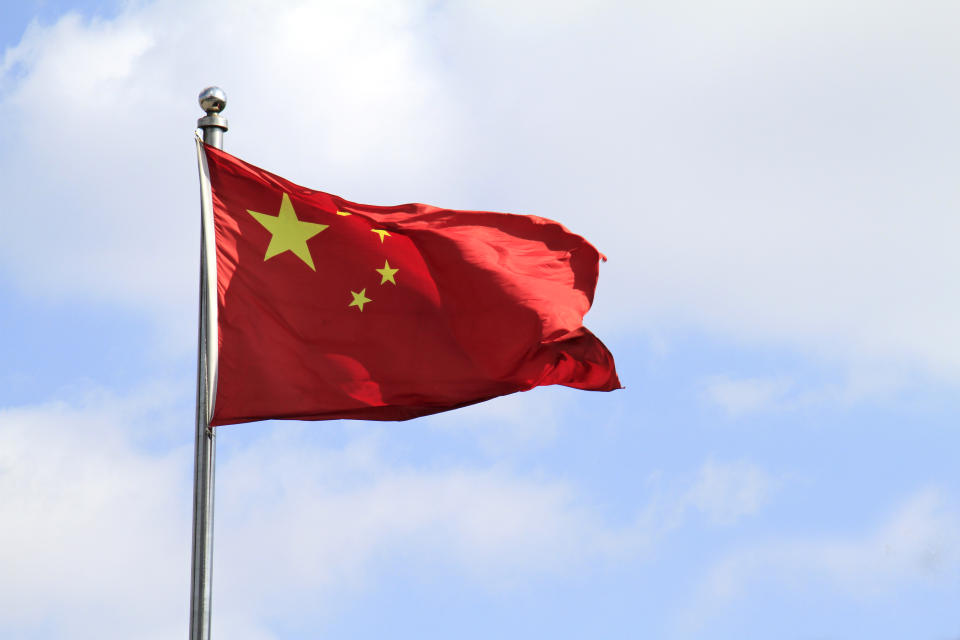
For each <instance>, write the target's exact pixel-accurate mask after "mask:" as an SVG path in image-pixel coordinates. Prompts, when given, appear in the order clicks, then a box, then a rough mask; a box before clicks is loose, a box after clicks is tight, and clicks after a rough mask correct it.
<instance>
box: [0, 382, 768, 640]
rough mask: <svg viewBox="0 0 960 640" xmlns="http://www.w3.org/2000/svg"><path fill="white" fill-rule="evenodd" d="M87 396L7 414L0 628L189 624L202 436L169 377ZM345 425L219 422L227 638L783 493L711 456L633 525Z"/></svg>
mask: <svg viewBox="0 0 960 640" xmlns="http://www.w3.org/2000/svg"><path fill="white" fill-rule="evenodd" d="M75 395H76V394H75ZM78 398H79V399H77V400H76V401H75V402H72V403H65V402H57V403H50V404H45V405H40V406H32V407H20V408H10V409H5V410H2V411H0V523H3V526H0V566H3V567H4V580H3V581H0V629H2V630H4V631H3V632H4V633H7V634H11V633H12V634H14V635H16V634H17V633H21V632H22V633H23V634H26V635H29V634H30V633H33V632H36V631H39V630H41V629H43V630H45V633H46V634H47V636H46V637H64V638H65V637H69V638H80V639H83V638H94V637H96V638H107V639H109V638H113V637H117V638H119V637H124V638H131V637H133V638H144V639H146V638H150V639H152V638H159V637H169V636H171V635H177V634H181V633H183V630H184V629H185V627H186V624H187V622H186V615H187V601H188V592H187V586H188V580H189V578H188V576H189V549H190V544H189V543H190V500H191V497H192V492H191V488H190V483H191V480H192V469H191V466H192V438H182V437H180V438H177V439H176V440H175V441H173V442H172V444H171V441H170V433H171V425H172V424H181V426H182V425H189V424H190V418H191V416H190V415H189V411H188V410H185V409H180V408H177V407H178V406H179V405H178V399H177V398H174V397H172V396H170V395H169V394H168V392H166V391H164V386H162V385H159V386H158V385H154V386H151V387H147V388H144V389H143V390H141V391H140V392H138V393H136V394H134V395H132V396H130V397H126V398H123V397H116V396H113V395H110V394H105V393H103V392H99V391H96V390H87V391H86V392H83V393H81V394H79V396H78ZM238 428H241V427H235V428H233V429H238ZM251 433H252V434H253V437H252V438H251V437H249V436H250V434H251ZM348 433H349V435H350V437H349V438H348V439H347V441H346V443H345V444H343V445H341V446H336V447H324V446H321V445H317V444H315V443H311V442H310V440H309V439H305V438H303V437H302V434H301V433H300V430H299V429H298V428H297V426H296V425H293V424H281V425H275V426H273V427H271V426H269V425H260V426H258V431H255V432H248V434H247V436H246V437H231V436H233V435H234V434H233V433H231V428H227V429H226V431H222V432H221V438H220V440H221V442H222V444H221V447H220V451H219V454H220V455H219V459H218V469H217V507H216V509H217V511H216V524H215V531H216V535H215V549H216V552H215V554H214V557H215V568H214V584H215V587H214V591H215V598H216V600H215V613H214V616H215V627H216V628H217V629H219V630H220V631H219V632H218V633H225V632H226V631H225V630H233V631H230V634H231V637H238V638H249V639H250V640H260V639H262V638H270V637H273V636H272V635H271V634H272V631H271V630H270V624H269V620H271V619H273V618H275V617H276V616H277V615H284V616H287V617H288V618H289V619H291V620H292V619H304V616H306V617H308V618H309V624H310V625H311V626H316V625H320V626H322V624H323V620H325V619H327V618H329V617H330V616H335V615H337V613H338V611H339V610H340V609H339V608H340V607H342V606H343V605H344V601H345V600H347V601H349V600H350V599H352V598H353V597H355V596H357V595H359V594H360V593H362V592H363V591H364V590H366V589H368V588H369V587H370V586H371V584H375V583H376V582H377V580H378V579H379V577H380V576H381V572H382V571H383V569H384V563H385V562H386V563H387V564H389V563H390V560H389V559H391V558H392V559H396V558H401V559H402V562H403V566H404V567H416V569H415V570H416V572H417V575H418V576H421V577H422V576H424V575H428V574H429V572H430V571H442V572H446V571H448V570H453V571H455V572H456V573H458V574H459V575H461V576H462V579H464V580H467V581H470V582H474V583H476V584H479V585H481V586H482V587H483V588H485V589H489V590H493V591H499V590H503V589H508V590H509V589H513V588H515V587H517V586H522V585H524V584H526V583H528V582H529V581H530V580H532V579H536V578H538V577H541V576H544V575H548V576H556V577H558V578H560V577H562V576H565V575H568V574H576V572H578V571H580V570H582V569H583V568H585V567H587V566H596V565H598V564H599V565H603V564H605V563H611V564H616V563H620V562H622V561H625V560H639V561H642V560H643V559H644V558H646V557H647V554H649V553H650V552H651V551H652V550H653V549H655V548H656V546H657V545H658V543H659V542H660V541H661V540H662V539H663V537H664V536H666V535H667V534H669V533H670V532H671V531H674V530H675V529H677V528H678V527H681V526H686V525H687V524H692V525H693V526H696V524H695V522H694V521H692V520H691V518H690V516H691V514H694V513H696V512H701V513H704V514H705V515H707V516H708V518H709V519H710V521H711V522H717V523H721V524H729V523H731V522H734V521H736V520H737V519H739V518H741V517H744V516H746V515H750V514H752V513H754V512H756V510H757V509H759V508H760V507H761V506H762V503H763V502H764V501H765V500H766V496H767V495H768V493H769V486H768V485H769V484H770V481H769V479H768V477H767V476H766V474H764V473H763V472H762V471H760V470H759V469H757V468H755V467H753V466H751V465H748V464H745V463H734V464H722V463H718V462H715V461H708V462H707V463H706V464H705V465H704V466H703V468H702V469H701V471H700V473H699V476H698V477H697V478H696V479H695V480H694V482H693V483H692V484H691V485H689V486H682V485H677V484H671V487H668V488H667V489H663V488H662V487H658V486H654V487H653V488H652V489H650V488H648V490H644V491H642V492H641V491H637V492H636V493H635V495H634V499H635V500H636V506H635V516H634V517H632V518H628V519H627V521H626V522H623V523H618V524H614V523H611V522H609V521H607V519H606V518H605V517H604V515H603V514H602V513H601V512H600V511H599V510H598V509H597V508H596V507H595V506H594V505H593V504H591V502H590V501H589V500H588V499H587V497H586V496H584V495H582V494H581V492H580V491H578V490H577V489H576V488H575V487H573V486H571V485H569V484H568V483H567V482H565V481H561V480H558V479H554V478H550V477H545V476H544V475H543V474H542V473H538V474H534V475H529V476H528V475H522V474H518V473H516V472H514V471H512V470H510V469H509V468H507V467H506V466H505V465H503V464H502V463H498V464H495V465H493V466H490V467H478V466H463V465H457V464H453V463H450V462H447V463H443V464H437V463H422V464H418V465H417V466H416V467H413V466H410V465H408V464H405V463H403V462H402V461H398V460H396V459H394V457H393V456H390V455H389V454H388V453H387V452H386V450H385V447H384V446H383V443H382V438H383V434H382V432H381V431H378V430H377V429H375V428H374V427H372V426H371V425H367V428H366V429H363V430H352V431H348ZM156 434H160V436H159V437H157V436H156ZM236 435H237V436H240V434H236ZM395 569H396V567H394V569H393V570H395ZM411 570H413V569H411ZM317 601H322V602H325V603H327V604H326V605H324V607H320V608H318V607H317V606H316V602H317ZM308 604H309V606H306V605H308ZM131 629H136V630H137V631H131ZM138 633H140V635H137V634H138ZM111 634H113V635H111Z"/></svg>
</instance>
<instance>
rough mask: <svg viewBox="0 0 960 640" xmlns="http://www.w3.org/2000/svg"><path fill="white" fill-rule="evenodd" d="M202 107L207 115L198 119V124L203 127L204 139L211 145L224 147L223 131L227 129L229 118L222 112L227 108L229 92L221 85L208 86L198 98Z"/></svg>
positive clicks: (219, 147) (218, 147)
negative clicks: (221, 113)
mask: <svg viewBox="0 0 960 640" xmlns="http://www.w3.org/2000/svg"><path fill="white" fill-rule="evenodd" d="M197 100H198V102H199V103H200V108H201V109H203V110H204V111H206V112H207V115H205V116H203V117H202V118H200V119H199V120H197V126H198V127H200V128H201V129H203V141H204V142H205V143H207V144H208V145H210V146H211V147H216V148H217V149H223V132H224V131H226V130H227V119H226V118H224V117H223V116H221V115H220V112H221V111H223V110H224V109H226V108H227V94H226V92H224V90H223V89H221V88H220V87H207V88H206V89H204V90H203V91H201V92H200V95H199V96H198V98H197Z"/></svg>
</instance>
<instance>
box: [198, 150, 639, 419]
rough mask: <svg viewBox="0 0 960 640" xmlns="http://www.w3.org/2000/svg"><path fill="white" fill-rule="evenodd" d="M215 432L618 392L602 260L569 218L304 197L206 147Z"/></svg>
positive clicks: (308, 192)
mask: <svg viewBox="0 0 960 640" xmlns="http://www.w3.org/2000/svg"><path fill="white" fill-rule="evenodd" d="M205 153H206V157H207V164H208V167H209V176H210V182H211V187H212V193H213V211H214V227H215V235H216V271H217V301H218V304H217V322H218V351H219V359H218V369H217V382H216V395H215V400H214V411H213V417H212V419H211V424H212V425H225V424H234V423H239V422H249V421H254V420H265V419H270V418H281V419H284V418H286V419H298V420H327V419H334V418H356V419H363V420H406V419H409V418H415V417H417V416H422V415H427V414H431V413H437V412H440V411H446V410H449V409H454V408H456V407H461V406H465V405H468V404H473V403H475V402H481V401H483V400H488V399H490V398H493V397H496V396H501V395H505V394H508V393H513V392H516V391H523V390H527V389H531V388H533V387H536V386H541V385H551V384H561V385H566V386H569V387H576V388H579V389H590V390H597V391H610V390H613V389H618V388H620V381H619V380H618V378H617V374H616V371H615V368H614V362H613V356H612V355H611V354H610V352H609V351H608V350H607V348H606V347H605V346H604V345H603V343H601V342H600V340H599V339H597V338H596V337H595V336H594V335H593V334H592V333H590V332H589V331H588V330H587V329H586V328H585V327H583V325H582V321H583V315H584V313H586V312H587V310H588V309H589V308H590V305H591V303H592V302H593V295H594V289H595V287H596V283H597V272H598V267H599V261H600V254H599V253H598V252H597V250H596V249H595V248H594V247H593V246H592V245H591V244H590V243H588V242H587V241H586V240H584V239H583V238H582V237H580V236H578V235H576V234H573V233H571V232H570V231H568V230H567V229H565V228H564V227H563V226H561V225H560V224H558V223H556V222H552V221H550V220H546V219H543V218H537V217H534V216H524V215H511V214H505V213H491V212H485V211H453V210H449V209H439V208H437V207H431V206H427V205H423V204H405V205H399V206H393V207H380V206H371V205H364V204H357V203H355V202H350V201H348V200H344V199H343V198H340V197H337V196H334V195H330V194H328V193H323V192H320V191H314V190H312V189H306V188H304V187H300V186H298V185H295V184H293V183H291V182H289V181H287V180H284V179H283V178H281V177H279V176H276V175H273V174H271V173H269V172H267V171H264V170H263V169H259V168H257V167H254V166H252V165H250V164H247V163H246V162H243V161H242V160H240V159H238V158H235V157H233V156H231V155H229V154H227V153H225V152H223V151H220V150H218V149H215V148H213V147H209V146H207V147H205Z"/></svg>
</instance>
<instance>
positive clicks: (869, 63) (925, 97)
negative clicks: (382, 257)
mask: <svg viewBox="0 0 960 640" xmlns="http://www.w3.org/2000/svg"><path fill="white" fill-rule="evenodd" d="M538 7H539V5H530V4H528V3H519V4H518V3H503V2H485V3H482V4H480V3H476V4H475V3H468V4H440V5H437V4H433V3H425V2H417V1H410V2H404V3H391V4H390V5H389V6H388V7H385V6H384V5H383V4H382V3H376V2H349V3H348V2H338V3H322V4H319V3H309V2H302V1H289V2H270V3H266V2H254V1H245V2H226V1H220V0H217V1H210V2H204V3H200V4H188V3H185V2H178V1H176V0H158V1H157V2H152V3H134V4H130V5H127V6H126V8H125V9H124V10H123V11H122V12H121V13H120V15H119V16H117V17H116V18H114V19H110V20H97V21H89V20H87V19H85V18H82V17H79V16H76V15H73V16H67V17H65V18H64V19H63V20H61V21H60V22H59V23H57V24H55V25H53V26H50V27H34V28H33V29H31V30H30V31H29V32H28V33H27V34H26V35H25V37H24V39H23V41H22V42H21V43H20V45H19V46H17V47H14V48H12V49H10V50H8V51H7V52H6V54H5V56H4V62H3V66H2V69H3V73H2V76H0V78H2V79H0V90H2V94H0V117H2V119H3V121H4V122H5V123H7V127H6V128H5V133H4V136H5V140H4V145H3V147H2V149H3V151H0V186H2V188H3V191H4V193H5V206H7V207H10V210H11V211H13V212H16V215H11V216H7V217H6V218H5V220H7V222H6V228H5V234H4V237H5V238H10V239H15V240H8V241H6V242H3V243H2V246H0V263H2V264H3V265H5V267H4V268H5V269H6V270H7V271H8V272H9V273H11V274H12V275H13V277H14V278H15V279H16V280H17V281H18V282H19V283H20V284H22V285H23V286H25V287H30V288H33V289H35V290H38V291H44V292H45V293H46V294H49V295H74V294H78V295H81V296H88V297H89V296H94V297H95V298H104V299H108V300H118V301H121V302H123V303H125V304H134V305H138V306H141V307H146V308H148V309H150V310H152V311H154V312H156V311H161V312H163V313H164V314H166V315H165V316H164V317H165V318H166V322H167V325H168V328H173V329H171V330H175V331H177V332H178V334H177V335H178V336H184V337H186V336H189V335H190V334H191V331H192V329H191V326H190V323H189V322H188V321H187V320H182V319H181V318H190V317H192V314H190V313H189V309H190V308H191V307H192V306H193V304H194V296H193V293H192V292H193V291H194V287H195V286H196V285H195V280H196V264H195V263H196V253H197V252H196V246H197V238H196V226H197V225H196V219H197V212H196V208H197V207H196V201H197V193H196V192H197V189H196V178H195V169H194V168H193V165H192V162H193V160H192V155H191V149H190V141H189V135H190V134H189V132H190V130H191V128H192V126H193V122H194V121H195V119H196V117H197V116H198V115H199V113H198V110H197V108H196V106H195V103H194V99H195V98H194V96H195V95H196V93H197V92H198V90H199V89H200V88H202V87H203V86H205V85H207V84H210V83H218V84H221V85H222V86H224V87H225V88H226V90H227V92H228V94H229V95H230V105H229V106H228V109H227V113H226V115H228V116H229V117H230V119H231V122H232V126H233V129H232V130H231V131H230V132H229V133H228V134H227V147H228V149H230V150H233V151H235V152H237V153H239V154H240V155H242V156H245V157H247V158H248V159H250V160H252V161H254V162H256V163H258V164H261V165H263V166H266V167H268V168H270V169H273V170H275V171H277V172H279V173H283V174H285V175H287V176H288V177H290V178H291V179H294V180H297V181H299V182H302V183H306V184H309V185H311V186H314V187H319V188H327V189H330V190H333V191H339V192H341V193H342V194H343V195H346V196H347V197H351V198H354V199H357V200H361V201H363V200H366V201H372V202H384V203H388V202H396V201H403V200H411V199H412V200H426V201H431V202H436V203H438V204H446V205H448V206H460V207H475V208H498V209H506V210H520V211H528V212H531V213H537V214H541V215H548V216H550V217H555V218H557V219H560V220H561V221H563V222H565V223H566V224H567V225H568V226H570V227H571V228H573V229H574V230H576V231H579V232H583V233H585V234H586V235H587V236H588V237H589V238H590V239H591V240H593V241H594V242H595V243H596V244H597V245H598V246H599V247H600V248H601V250H603V251H604V252H606V253H607V254H608V255H609V256H610V258H611V261H610V262H609V263H608V264H607V265H605V267H604V269H603V271H604V273H603V283H602V285H601V291H600V296H599V297H598V308H597V309H596V310H595V311H594V314H593V315H594V318H595V320H594V322H598V323H600V324H605V325H607V326H617V325H619V326H620V327H624V328H626V327H629V328H630V330H647V329H650V330H658V329H659V328H662V327H663V326H669V327H672V328H676V327H678V326H685V327H693V328H696V329H705V330H707V331H710V332H711V333H716V332H720V333H722V334H724V335H729V336H735V337H737V338H738V339H741V340H746V341H749V342H754V343H755V342H760V343H761V344H769V343H770V342H771V341H773V342H775V343H778V344H786V345H788V346H790V347H794V348H798V349H801V350H803V351H805V352H810V353H816V354H819V356H820V357H822V358H824V359H827V360H830V361H836V362H841V363H847V364H850V363H853V364H855V365H857V366H867V367H869V366H870V365H871V364H872V363H874V362H887V363H893V365H894V366H905V365H911V366H918V367H920V368H923V369H926V370H929V371H933V372H935V373H936V374H937V375H941V376H946V377H947V378H948V379H951V380H956V379H958V376H960V348H954V347H951V345H953V344H955V342H956V341H954V340H952V335H953V333H952V332H953V327H955V326H956V325H957V322H958V319H960V303H957V296H952V295H949V294H948V293H949V292H950V291H951V290H952V289H951V288H952V287H953V283H952V280H951V278H950V274H952V273H956V272H957V271H958V269H960V258H958V257H957V253H956V252H955V251H954V250H953V246H952V244H951V242H950V238H953V237H956V236H957V235H958V234H960V222H958V221H957V219H956V216H954V215H953V211H954V210H955V209H956V207H957V204H958V203H957V198H956V193H955V189H953V185H954V183H955V176H956V175H957V173H958V168H957V166H956V162H955V161H954V160H953V155H952V154H951V152H950V150H951V149H953V148H955V146H956V145H955V144H954V143H953V142H951V140H950V138H949V136H945V135H944V133H943V132H944V131H949V130H950V127H949V124H950V123H952V122H953V120H954V114H955V113H956V112H957V108H956V105H957V104H958V102H960V90H958V89H957V87H956V86H955V83H951V82H949V78H950V77H951V74H950V73H949V72H948V70H949V68H950V65H951V64H954V63H953V61H955V60H960V56H958V55H956V54H957V47H958V44H957V41H956V39H955V38H954V37H953V34H952V32H950V31H949V29H946V28H945V27H944V25H948V24H952V23H953V22H955V18H956V17H957V15H956V11H957V9H956V7H953V6H952V5H950V6H948V5H944V4H943V3H937V2H933V1H932V0H931V1H930V2H920V3H913V4H911V5H910V6H909V7H908V6H906V5H902V4H899V3H893V2H878V3H872V4H871V5H870V6H865V5H863V3H860V2H855V1H854V0H849V1H847V2H833V3H826V2H814V3H808V2H803V3H801V2H797V3H793V4H790V3H787V4H783V3H779V4H777V5H776V8H773V7H772V6H769V7H768V6H766V5H762V4H757V3H754V2H742V3H733V4H726V5H724V6H723V9H722V10H720V9H718V8H717V7H716V6H714V5H712V4H710V3H702V2H697V3H693V4H689V3H687V4H677V3H659V4H658V3H653V4H651V3H624V2H601V3H589V4H584V3H561V4H560V5H559V6H555V5H554V4H551V11H550V12H549V15H550V20H541V19H540V17H541V16H542V12H540V11H539V10H538ZM944 65H947V67H944ZM937 69H943V70H944V71H943V72H938V71H936V70H937ZM20 212H23V213H20ZM38 220H41V221H42V225H43V230H44V233H43V250H42V251H41V250H38V249H37V243H36V242H30V241H26V240H25V239H28V238H33V237H36V227H35V225H36V224H37V221H38Z"/></svg>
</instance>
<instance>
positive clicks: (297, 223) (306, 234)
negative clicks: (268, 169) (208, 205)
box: [247, 193, 330, 271]
mask: <svg viewBox="0 0 960 640" xmlns="http://www.w3.org/2000/svg"><path fill="white" fill-rule="evenodd" d="M247 213H249V214H250V215H252V216H253V217H254V219H256V221H257V222H259V223H260V224H262V225H263V226H264V227H265V228H266V230H267V231H269V232H270V234H271V235H272V236H273V237H272V238H270V244H269V245H268V246H267V254H266V255H265V256H263V260H264V261H267V260H269V259H270V258H272V257H273V256H276V255H280V254H281V253H283V252H284V251H291V252H293V254H294V255H295V256H297V257H298V258H300V259H301V260H303V261H304V263H306V265H307V266H308V267H310V268H311V269H313V270H314V271H316V270H317V269H316V267H314V266H313V258H312V257H311V256H310V249H309V248H307V240H309V239H310V238H312V237H313V236H315V235H317V234H318V233H320V232H321V231H323V230H324V229H326V228H327V227H329V226H330V225H328V224H316V223H314V222H304V221H303V220H298V219H297V214H296V213H295V212H294V211H293V205H292V204H291V203H290V196H288V195H287V194H286V193H285V194H283V200H282V201H281V202H280V213H279V215H276V216H268V215H266V214H263V213H258V212H256V211H250V210H249V209H247Z"/></svg>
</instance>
